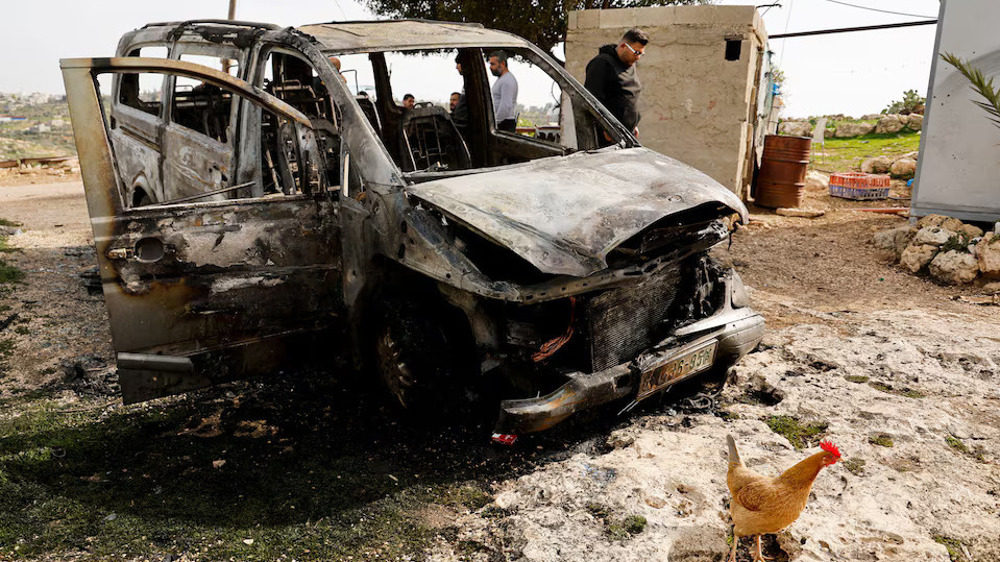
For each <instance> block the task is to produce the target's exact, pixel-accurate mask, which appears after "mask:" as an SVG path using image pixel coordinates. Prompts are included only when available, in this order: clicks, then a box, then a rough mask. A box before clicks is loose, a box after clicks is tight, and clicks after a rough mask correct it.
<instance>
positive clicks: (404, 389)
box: [375, 326, 414, 408]
mask: <svg viewBox="0 0 1000 562" xmlns="http://www.w3.org/2000/svg"><path fill="white" fill-rule="evenodd" d="M375 353H376V355H377V357H378V368H379V374H380V375H381V376H382V380H383V381H384V382H385V384H386V386H387V387H388V389H389V392H390V393H392V395H393V396H395V397H396V399H397V400H398V401H399V404H400V405H401V406H402V407H404V408H406V407H407V403H406V398H407V394H409V392H410V389H411V388H412V387H413V384H414V379H413V371H412V370H411V369H410V366H409V365H407V363H406V360H405V358H404V357H403V354H402V348H401V346H400V344H399V342H397V341H396V338H395V337H394V336H393V334H392V330H391V329H389V327H388V326H385V327H384V328H383V329H382V332H381V333H380V334H379V337H378V339H377V340H376V345H375Z"/></svg>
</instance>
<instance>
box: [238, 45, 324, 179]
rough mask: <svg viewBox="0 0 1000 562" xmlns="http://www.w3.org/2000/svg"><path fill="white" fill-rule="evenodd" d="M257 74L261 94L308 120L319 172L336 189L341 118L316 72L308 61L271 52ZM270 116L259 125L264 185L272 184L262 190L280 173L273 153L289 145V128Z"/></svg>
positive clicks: (293, 162)
mask: <svg viewBox="0 0 1000 562" xmlns="http://www.w3.org/2000/svg"><path fill="white" fill-rule="evenodd" d="M258 75H259V76H260V77H261V78H260V79H259V82H261V86H262V88H263V89H264V91H266V92H267V93H269V94H271V95H273V96H274V97H276V98H278V99H280V100H282V101H284V102H285V103H287V104H288V105H290V106H292V107H294V108H295V109H297V110H299V111H301V112H302V113H303V114H305V116H306V117H308V118H309V119H310V121H311V122H312V124H313V127H315V135H316V143H317V148H318V150H319V152H320V153H321V155H322V160H323V163H322V166H323V170H322V173H323V174H324V175H325V177H326V184H327V185H330V186H339V185H340V181H341V180H340V175H341V166H340V158H341V157H340V151H341V146H340V145H341V143H340V130H339V126H338V124H339V123H340V115H339V112H338V109H337V106H336V104H335V103H333V101H332V100H331V99H330V95H329V92H328V91H327V88H326V85H325V84H323V82H322V80H321V79H320V77H319V74H318V73H317V72H316V69H314V68H313V67H312V65H311V64H310V63H309V61H307V60H305V59H303V58H301V57H299V56H297V55H295V54H293V53H291V52H285V51H282V50H278V49H273V50H271V51H269V52H268V53H267V55H266V56H265V57H263V61H262V66H261V67H260V68H259V69H258ZM270 117H273V116H270ZM270 117H269V116H267V115H265V116H264V118H263V119H262V122H261V142H262V155H263V158H264V162H263V168H264V170H265V174H264V176H265V177H264V179H265V183H267V182H268V179H269V178H272V182H271V184H269V185H267V186H265V190H267V189H268V187H272V185H273V183H274V182H273V178H275V177H278V176H279V175H280V174H281V173H282V170H281V168H280V165H276V163H277V161H276V159H275V150H286V151H287V147H289V146H291V145H292V143H290V142H289V139H288V138H287V137H288V134H289V133H290V129H288V127H287V126H285V127H284V128H282V126H281V125H279V124H277V123H275V122H274V120H273V119H272V118H270ZM289 156H290V157H291V158H292V160H291V162H292V166H293V168H295V169H297V168H298V164H297V163H296V162H295V159H294V158H295V157H294V155H289Z"/></svg>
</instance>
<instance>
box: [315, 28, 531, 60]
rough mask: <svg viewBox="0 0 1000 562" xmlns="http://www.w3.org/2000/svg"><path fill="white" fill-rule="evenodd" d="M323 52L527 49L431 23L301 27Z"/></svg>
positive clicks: (492, 33)
mask: <svg viewBox="0 0 1000 562" xmlns="http://www.w3.org/2000/svg"><path fill="white" fill-rule="evenodd" d="M296 29H298V30H299V31H301V32H303V33H308V34H309V35H312V36H313V37H315V38H316V39H317V40H318V41H319V42H320V43H322V45H323V47H322V50H324V51H330V52H337V53H350V52H372V51H400V50H408V49H424V48H435V47H477V46H484V45H488V46H491V47H526V46H528V43H527V41H525V40H524V39H521V38H520V37H517V36H516V35H512V34H510V33H505V32H503V31H497V30H495V29H486V28H484V27H483V26H481V25H479V24H467V23H451V22H440V21H429V20H385V21H356V22H331V23H320V24H313V25H304V26H299V27H297V28H296Z"/></svg>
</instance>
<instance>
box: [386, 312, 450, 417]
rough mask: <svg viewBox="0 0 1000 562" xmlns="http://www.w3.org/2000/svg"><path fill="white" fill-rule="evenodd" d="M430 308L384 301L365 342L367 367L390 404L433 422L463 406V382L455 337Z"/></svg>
mask: <svg viewBox="0 0 1000 562" xmlns="http://www.w3.org/2000/svg"><path fill="white" fill-rule="evenodd" d="M436 316H437V315H435V314H434V313H432V312H431V310H430V307H427V306H422V305H419V304H417V303H414V302H410V301H388V302H385V303H384V304H383V305H382V307H381V310H380V311H379V313H378V314H377V317H376V318H377V320H376V323H375V326H374V330H373V334H372V336H373V339H372V340H371V344H372V345H371V353H370V356H371V362H370V364H371V366H372V367H373V368H374V370H375V371H376V374H377V376H378V378H379V380H380V381H381V382H382V385H383V386H384V387H385V389H386V390H387V391H388V394H389V397H390V400H391V402H393V404H394V405H395V406H396V407H398V408H400V409H401V410H403V411H405V412H407V413H411V414H417V415H420V416H422V417H424V416H429V417H431V418H434V417H438V416H440V415H442V414H449V413H453V412H455V411H456V410H457V409H460V407H461V406H462V405H464V402H465V400H464V396H465V391H466V389H465V385H466V384H467V383H468V381H467V380H463V377H462V376H461V374H462V373H461V365H463V364H464V362H463V361H462V360H461V357H462V356H463V355H464V354H465V353H467V351H468V350H462V349H460V348H459V346H458V345H456V344H457V341H454V340H455V338H450V337H449V333H448V330H446V329H445V326H443V325H442V324H441V322H439V321H438V318H437V317H436Z"/></svg>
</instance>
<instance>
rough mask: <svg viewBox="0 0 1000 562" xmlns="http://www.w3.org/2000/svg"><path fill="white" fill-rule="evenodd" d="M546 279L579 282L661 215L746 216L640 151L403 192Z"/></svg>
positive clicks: (540, 164) (677, 165)
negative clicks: (710, 208) (722, 211)
mask: <svg viewBox="0 0 1000 562" xmlns="http://www.w3.org/2000/svg"><path fill="white" fill-rule="evenodd" d="M406 191H407V193H408V194H410V195H413V196H415V197H417V198H419V199H422V200H424V201H426V202H428V203H430V204H431V205H433V206H435V207H437V208H438V209H440V210H442V211H444V212H446V213H447V214H449V215H451V216H452V218H455V219H458V220H459V221H460V222H462V223H464V224H465V225H467V226H469V227H471V228H472V229H473V230H475V231H478V232H479V233H481V234H483V235H484V236H486V237H487V238H490V239H491V240H493V241H494V242H497V243H498V244H501V245H503V246H505V247H507V248H510V249H511V250H513V251H514V252H515V253H517V254H518V255H519V256H521V257H523V258H524V259H526V260H528V261H529V262H530V263H532V264H533V265H534V266H535V267H537V268H538V269H539V270H541V271H543V272H545V273H552V274H567V275H575V276H578V277H584V276H587V275H590V274H592V273H594V272H596V271H600V270H602V269H605V268H607V262H606V261H605V258H606V256H607V255H608V252H610V251H611V250H613V249H614V248H615V247H616V246H617V245H618V244H621V243H622V242H624V241H625V240H628V239H629V238H631V237H632V236H634V235H635V234H637V233H639V232H640V231H642V230H643V229H644V228H646V227H648V226H649V225H651V224H653V223H654V222H656V221H658V220H660V219H662V218H663V217H666V216H669V215H672V214H674V213H679V212H681V211H685V210H687V209H691V208H694V207H697V206H699V205H703V204H706V203H707V204H712V203H717V204H721V205H724V206H726V207H729V208H730V209H732V210H733V212H736V213H739V214H740V218H741V219H743V221H744V222H745V221H746V219H747V210H746V207H745V206H744V205H743V203H742V202H741V201H740V200H739V198H738V197H736V195H735V194H733V193H732V192H731V191H729V190H728V189H726V188H725V187H723V186H722V184H720V183H719V182H717V181H715V180H713V179H712V178H710V177H709V176H707V175H705V174H704V173H702V172H699V171H698V170H695V169H694V168H692V167H690V166H688V165H686V164H682V163H681V162H678V161H677V160H674V159H673V158H669V157H667V156H664V155H662V154H659V153H656V152H653V151H652V150H648V149H645V148H630V149H623V150H610V151H602V152H596V153H582V152H581V153H577V154H573V155H570V156H566V157H552V158H544V159H540V160H535V161H533V162H528V163H526V164H522V165H517V166H509V167H505V168H503V169H497V170H493V171H488V172H483V173H478V174H468V175H462V176H457V177H451V178H446V179H439V180H434V181H430V182H426V183H421V184H416V185H410V186H407V187H406Z"/></svg>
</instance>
